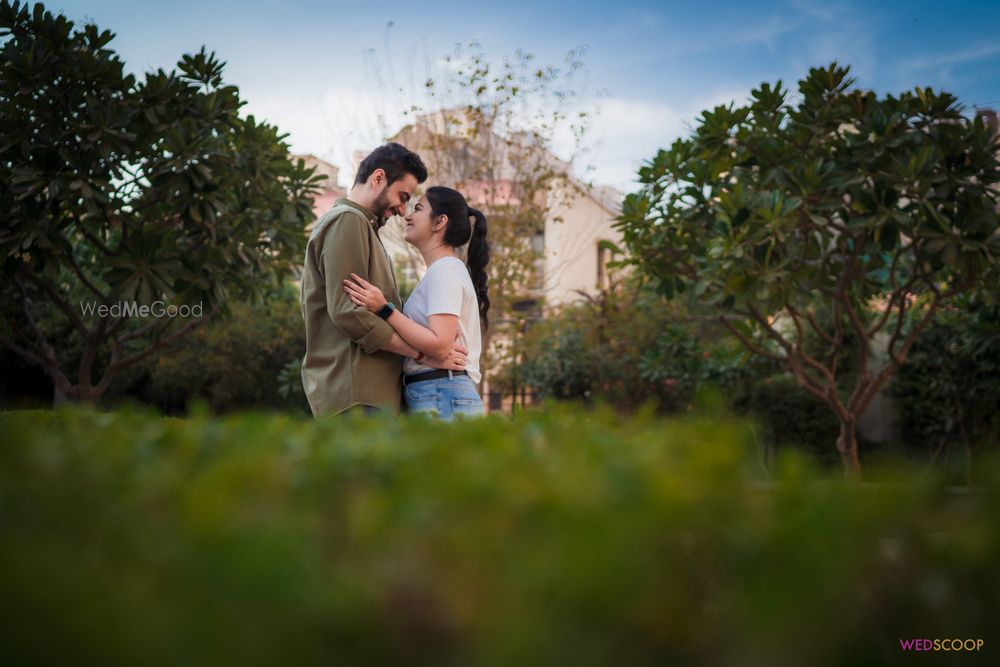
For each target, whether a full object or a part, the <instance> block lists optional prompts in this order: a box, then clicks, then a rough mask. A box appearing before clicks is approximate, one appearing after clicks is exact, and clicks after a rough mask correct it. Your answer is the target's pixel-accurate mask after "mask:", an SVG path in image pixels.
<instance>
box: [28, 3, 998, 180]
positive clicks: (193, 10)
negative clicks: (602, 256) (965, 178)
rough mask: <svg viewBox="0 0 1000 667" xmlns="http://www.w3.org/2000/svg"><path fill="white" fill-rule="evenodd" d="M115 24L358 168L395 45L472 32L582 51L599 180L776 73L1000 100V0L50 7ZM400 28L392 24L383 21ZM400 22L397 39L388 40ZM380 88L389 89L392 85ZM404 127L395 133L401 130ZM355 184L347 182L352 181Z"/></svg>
mask: <svg viewBox="0 0 1000 667" xmlns="http://www.w3.org/2000/svg"><path fill="white" fill-rule="evenodd" d="M46 6H47V8H49V9H50V10H53V11H60V12H62V13H64V14H66V15H67V16H68V17H70V18H71V19H73V20H76V21H81V22H82V21H93V22H96V23H97V25H98V26H100V27H101V28H105V29H110V30H112V31H113V32H115V33H117V35H118V36H117V37H116V39H115V40H114V41H113V42H112V43H111V46H112V48H114V49H115V50H117V51H118V52H119V53H120V54H121V56H122V57H123V59H124V60H125V62H126V65H127V67H128V68H129V69H131V70H132V71H135V72H137V73H141V72H144V71H146V70H149V69H153V68H159V67H164V68H170V67H173V66H174V65H175V64H176V62H177V60H178V58H179V57H180V56H181V54H183V53H188V52H193V51H197V50H198V49H199V48H201V46H202V45H203V44H204V45H207V47H208V48H209V50H214V51H215V52H216V53H217V54H218V55H219V57H220V58H222V59H223V60H225V61H227V63H228V65H227V67H226V70H225V77H226V79H227V81H228V82H230V83H233V84H236V85H238V86H239V87H240V90H241V94H242V96H243V98H244V99H246V100H247V101H248V102H249V104H248V106H247V108H248V110H249V111H250V112H252V113H254V114H256V115H257V116H258V117H263V118H266V119H267V120H269V121H270V122H272V123H274V124H276V125H278V127H280V128H281V129H282V130H283V131H284V132H288V133H289V135H290V136H289V139H288V140H289V142H290V143H291V145H292V148H293V150H295V151H297V152H311V153H314V154H316V155H319V156H321V157H325V158H327V159H329V160H331V161H333V162H334V163H336V164H338V165H340V166H341V167H343V168H345V169H347V170H348V171H349V167H350V156H351V152H352V151H353V150H356V149H365V148H370V147H371V146H372V144H373V143H374V142H377V141H378V138H379V137H378V136H377V135H378V131H379V129H380V128H379V127H378V126H377V124H375V123H374V121H371V119H370V116H373V115H375V114H376V113H382V114H383V115H384V116H385V117H386V118H387V120H386V123H387V124H388V125H392V124H394V123H395V122H397V121H398V120H399V119H398V118H396V117H395V115H394V110H393V109H392V108H391V107H392V106H393V104H394V101H393V100H391V99H389V98H388V97H387V96H386V95H385V94H383V93H381V92H380V87H379V86H377V85H374V83H373V82H372V81H371V73H372V70H371V67H370V66H368V64H370V63H371V62H372V56H371V55H366V54H368V52H369V50H371V49H375V50H376V57H377V58H383V56H384V55H385V54H386V52H387V49H386V45H387V43H388V45H389V49H388V53H389V54H390V59H391V61H392V63H393V71H394V73H395V75H396V79H397V83H398V84H399V85H401V86H403V87H404V88H408V87H409V86H410V85H412V82H415V81H421V80H422V79H423V77H424V75H425V73H426V67H427V63H429V62H430V63H433V62H435V61H436V59H437V58H438V57H439V56H442V55H445V54H447V53H450V52H451V51H452V50H453V47H454V45H455V44H457V43H468V42H469V41H471V40H473V39H475V40H478V41H479V42H480V43H481V44H482V48H483V50H484V52H485V53H486V54H488V55H489V56H491V57H496V58H499V57H502V56H505V55H509V54H512V53H513V52H514V50H515V49H517V48H520V49H523V50H526V51H530V52H533V53H535V54H536V55H537V56H538V58H539V60H540V61H541V62H546V63H548V62H551V63H554V64H558V63H560V62H562V59H563V57H564V56H565V54H566V52H567V51H569V50H570V49H572V48H576V47H579V46H586V47H587V52H586V56H585V58H584V61H585V64H586V65H587V68H588V74H587V77H586V81H585V84H584V88H583V92H584V99H583V100H582V102H581V104H582V105H584V106H589V105H590V104H593V103H595V100H597V98H598V96H600V100H599V101H598V102H597V103H598V104H599V114H598V116H597V118H596V119H595V121H594V124H593V126H592V128H591V132H590V135H589V141H590V143H591V144H592V150H591V151H590V153H589V154H588V155H587V158H586V161H587V163H589V164H590V165H591V166H592V167H593V172H592V173H591V174H590V176H591V178H593V179H594V180H595V181H597V182H600V183H607V184H610V185H614V186H616V187H619V188H621V189H624V190H628V189H629V188H630V187H631V180H632V178H633V175H634V173H635V170H636V169H637V168H638V166H639V165H640V163H641V162H642V161H643V160H644V159H647V158H649V157H650V156H652V155H653V154H654V153H655V151H656V150H657V149H658V148H660V147H662V146H665V145H667V144H669V143H670V142H671V141H672V140H673V139H674V138H675V137H676V136H678V134H681V133H684V132H686V129H687V128H689V127H690V125H691V123H692V121H693V120H694V119H695V118H696V117H697V115H698V113H699V112H700V111H701V110H702V109H704V108H707V107H710V106H713V105H715V104H718V103H721V102H724V101H728V100H733V99H735V100H737V101H743V100H744V99H745V98H746V97H747V95H748V93H749V91H750V89H751V88H753V87H755V86H756V85H758V84H759V83H760V82H762V81H775V80H777V79H782V80H783V81H784V82H785V83H786V85H787V84H792V85H794V82H795V81H796V80H797V79H799V78H801V77H802V76H803V75H804V74H805V73H806V72H807V70H808V68H809V67H811V66H817V65H826V64H829V63H830V62H831V61H833V60H838V61H840V62H842V63H848V64H850V65H851V66H852V69H853V71H854V74H855V76H856V77H857V78H858V84H859V85H860V86H862V87H864V88H870V89H874V90H876V91H878V92H879V93H886V92H899V91H902V90H906V89H910V88H912V87H914V86H917V85H920V86H931V87H934V88H943V89H946V90H949V91H951V92H952V93H954V94H956V95H957V96H958V97H959V99H960V100H962V101H963V102H964V103H965V104H966V105H968V106H969V107H970V108H971V107H973V106H988V107H993V108H997V107H1000V2H985V1H975V2H961V1H958V2H952V3H946V2H940V1H937V2H933V3H932V2H896V1H888V2H876V3H873V2H855V1H853V0H852V1H850V2H838V1H837V0H834V1H833V2H830V3H822V2H817V1H815V0H786V1H782V2H757V3H754V2H723V1H716V2H663V1H661V2H639V1H632V0H619V1H617V2H589V1H586V0H583V1H578V2H562V1H556V0H544V1H539V0H506V1H501V2H492V3H483V4H479V3H475V2H469V1H467V2H450V1H448V2H408V3H404V2H395V1H392V0H388V1H387V0H382V1H379V2H365V1H364V0H355V1H354V2H351V3H344V2H330V1H327V2H320V1H318V0H308V1H296V0H287V1H286V2H281V3H279V2H273V1H272V2H235V1H232V0H214V1H213V0H201V1H200V2H191V1H189V0H174V1H171V2H164V1H162V0H161V1H158V2H107V1H101V0H90V1H83V2H78V1H76V0H73V1H69V0H63V1H61V2H57V3H50V4H47V5H46ZM389 21H392V22H393V27H392V28H391V29H390V30H388V31H387V24H388V22H389ZM387 34H388V42H387ZM381 89H382V90H384V87H382V88H381ZM393 129H395V128H393ZM341 180H342V181H345V180H346V177H342V179H341Z"/></svg>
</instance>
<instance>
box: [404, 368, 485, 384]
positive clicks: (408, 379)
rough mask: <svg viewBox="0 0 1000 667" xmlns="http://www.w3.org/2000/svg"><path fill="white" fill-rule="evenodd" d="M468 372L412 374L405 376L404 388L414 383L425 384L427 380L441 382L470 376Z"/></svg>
mask: <svg viewBox="0 0 1000 667" xmlns="http://www.w3.org/2000/svg"><path fill="white" fill-rule="evenodd" d="M468 374H469V373H468V372H467V371H428V372H426V373H411V374H409V375H404V376H403V386H404V387H405V386H406V385H408V384H413V383H414V382H425V381H427V380H440V379H442V378H446V377H453V376H456V375H468Z"/></svg>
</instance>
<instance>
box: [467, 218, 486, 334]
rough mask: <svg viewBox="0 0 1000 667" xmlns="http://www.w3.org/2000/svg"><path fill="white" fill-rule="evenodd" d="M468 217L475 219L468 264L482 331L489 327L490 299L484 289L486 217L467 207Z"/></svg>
mask: <svg viewBox="0 0 1000 667" xmlns="http://www.w3.org/2000/svg"><path fill="white" fill-rule="evenodd" d="M469 217H472V218H474V219H475V223H474V224H473V225H472V238H471V239H470V240H469V249H468V258H469V261H468V264H469V275H470V276H471V277H472V285H473V287H475V288H476V298H477V299H478V300H479V319H480V320H481V321H482V325H483V329H484V330H485V329H488V328H489V326H490V319H489V311H490V297H489V293H488V290H487V288H486V265H487V264H489V263H490V242H489V241H488V240H487V238H486V227H487V225H486V216H484V215H483V213H482V211H480V210H478V209H474V208H472V207H471V206H470V207H469Z"/></svg>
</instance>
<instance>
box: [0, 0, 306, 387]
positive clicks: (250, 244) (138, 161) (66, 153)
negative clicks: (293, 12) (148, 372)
mask: <svg viewBox="0 0 1000 667" xmlns="http://www.w3.org/2000/svg"><path fill="white" fill-rule="evenodd" d="M113 37H114V35H113V34H112V33H111V32H108V31H103V32H102V31H100V30H99V29H98V28H97V27H96V26H94V25H85V26H83V27H82V28H80V29H76V28H75V27H74V24H73V23H72V22H71V21H69V20H67V19H66V18H65V17H63V16H59V15H53V14H52V13H50V12H47V11H45V8H44V7H43V6H42V5H40V4H35V5H34V7H33V9H32V10H31V11H29V9H28V6H27V5H25V6H21V4H20V3H18V2H14V3H13V4H12V3H10V2H8V0H3V1H2V2H0V46H2V49H3V58H2V61H0V68H2V69H0V210H3V211H4V220H3V225H2V228H0V256H2V257H3V259H4V271H5V276H4V288H3V294H2V303H3V306H2V309H3V315H4V318H3V319H4V323H3V327H2V329H0V340H2V342H3V344H4V345H5V346H6V347H7V348H8V349H10V350H12V351H14V352H16V353H18V354H20V355H21V356H23V357H24V358H26V359H28V360H29V361H31V362H33V363H35V364H38V365H39V366H41V367H43V368H44V369H45V371H46V372H47V373H48V375H49V376H50V377H51V378H52V381H53V383H54V385H55V389H56V393H57V396H58V395H59V394H60V393H61V394H64V395H65V396H66V397H68V398H71V399H75V400H79V401H82V402H92V401H95V400H97V399H99V398H100V396H101V395H102V394H103V393H104V391H105V390H106V389H107V388H108V386H109V385H110V383H111V382H112V381H113V380H114V378H115V376H116V375H117V373H118V372H119V371H120V370H121V369H123V368H126V367H128V366H129V365H131V364H134V363H136V362H138V361H140V360H142V359H143V358H145V357H146V356H148V355H149V354H151V353H153V352H154V351H156V350H157V349H159V348H161V347H162V346H164V345H167V344H169V343H171V342H173V341H175V340H178V339H179V338H180V337H182V336H184V335H186V334H187V333H189V332H190V331H191V330H192V329H194V328H195V327H197V326H198V325H199V324H200V323H201V322H203V321H204V320H205V319H207V317H209V316H210V315H212V314H215V313H217V312H220V311H225V302H226V299H227V298H243V297H248V296H249V297H253V296H254V295H256V294H259V291H260V288H261V287H262V286H264V284H266V283H269V282H270V283H275V282H276V281H277V280H278V279H280V278H281V277H282V276H285V275H287V271H288V269H289V267H290V266H291V265H292V264H293V263H297V262H299V261H300V260H301V254H302V252H303V248H304V244H305V236H304V233H303V229H304V226H305V224H306V222H307V221H308V220H310V219H311V217H312V213H311V195H312V194H313V193H314V192H315V185H316V183H317V181H318V180H319V179H318V178H317V177H313V176H312V171H311V170H307V169H306V168H305V167H304V166H303V165H302V163H301V162H299V163H297V164H292V163H291V162H290V161H289V159H288V150H287V146H286V145H285V144H284V143H283V141H282V140H283V139H284V135H279V134H278V130H277V129H276V128H274V127H272V126H269V125H267V124H263V123H258V122H257V121H256V120H255V119H254V118H253V116H249V117H247V118H241V117H240V116H239V114H238V111H239V109H240V107H241V106H242V105H243V102H241V101H240V98H239V91H238V89H237V88H236V87H235V86H231V85H225V84H224V83H223V80H222V69H223V66H224V63H222V62H220V61H219V60H217V59H216V58H215V55H214V54H206V52H205V50H204V48H203V49H202V50H201V52H200V53H198V54H196V55H185V56H184V57H183V58H182V59H181V60H180V62H179V63H178V69H179V70H180V71H179V72H178V71H171V72H165V71H163V70H162V69H161V70H158V71H156V72H150V73H148V74H146V76H145V80H144V81H141V82H140V81H137V80H136V78H135V77H134V76H133V75H131V74H125V73H124V71H123V63H122V61H121V60H119V58H118V56H117V55H116V54H115V53H114V51H112V50H111V49H109V48H107V46H108V44H109V42H111V40H112V38H113ZM160 302H162V303H161V307H159V308H156V304H157V303H160ZM123 304H124V305H125V307H124V308H123ZM130 304H135V305H136V306H147V307H148V306H153V307H154V308H155V310H156V312H162V311H166V314H167V315H169V314H170V312H171V311H170V309H171V308H174V309H177V308H179V307H181V306H186V307H187V308H188V309H189V311H190V309H191V308H192V307H194V306H197V307H198V308H195V309H194V311H193V313H195V314H196V313H198V312H199V310H200V312H201V314H202V315H203V316H202V317H190V318H188V321H182V319H183V318H180V317H165V316H156V315H155V313H153V314H151V315H150V316H148V317H136V314H137V313H138V312H139V311H131V310H128V306H129V305H130ZM102 306H103V308H102ZM115 306H117V311H116V310H115V308H114V307H115ZM121 311H125V312H121ZM183 312H184V311H183V309H181V313H182V314H183ZM60 326H63V327H68V329H69V330H71V331H72V335H73V336H75V338H76V342H77V343H79V354H78V355H75V358H72V359H67V358H66V354H65V349H66V348H68V347H73V346H66V345H54V344H53V342H52V340H53V336H55V335H57V332H58V330H59V328H60ZM70 369H73V370H72V371H71V370H70ZM95 373H97V380H96V382H95V380H94V377H95Z"/></svg>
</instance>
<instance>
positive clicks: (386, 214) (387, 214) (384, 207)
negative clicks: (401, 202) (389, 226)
mask: <svg viewBox="0 0 1000 667" xmlns="http://www.w3.org/2000/svg"><path fill="white" fill-rule="evenodd" d="M388 192H389V188H388V187H386V189H385V190H383V191H382V192H381V194H379V196H378V197H376V198H375V203H374V204H372V208H373V209H374V210H373V211H372V213H374V214H375V217H376V218H378V225H379V227H381V226H382V225H384V224H385V223H386V222H387V221H388V220H389V218H391V217H392V216H393V215H395V213H393V212H391V211H390V210H389V195H388Z"/></svg>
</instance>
